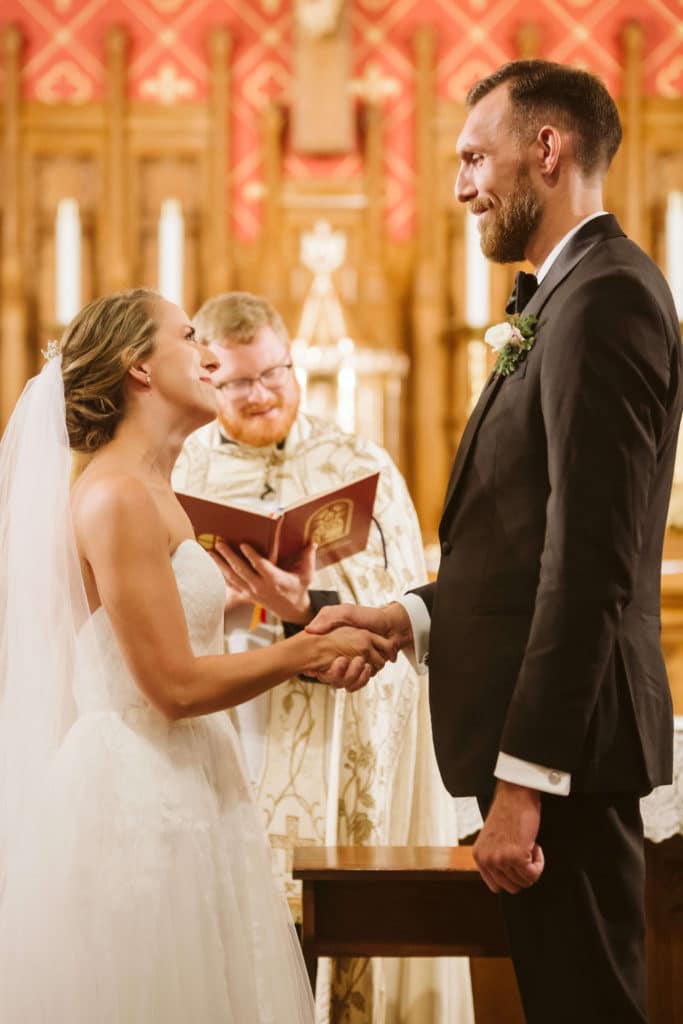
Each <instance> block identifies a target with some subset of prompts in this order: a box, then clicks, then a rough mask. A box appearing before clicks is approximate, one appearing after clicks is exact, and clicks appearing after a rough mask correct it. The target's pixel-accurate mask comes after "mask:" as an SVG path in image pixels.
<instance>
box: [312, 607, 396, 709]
mask: <svg viewBox="0 0 683 1024" xmlns="http://www.w3.org/2000/svg"><path fill="white" fill-rule="evenodd" d="M300 635H301V634H300ZM304 636H305V638H306V642H307V643H308V644H309V646H310V649H311V654H312V659H311V660H310V662H309V663H308V664H307V667H306V669H305V672H306V674H310V675H312V676H315V677H316V678H317V679H319V680H320V681H321V682H323V683H328V684H329V685H330V686H333V687H334V688H335V689H345V690H350V691H354V690H360V689H361V688H362V687H363V686H365V685H366V683H367V682H368V681H369V680H370V679H371V677H372V676H374V675H375V673H376V672H379V670H380V669H382V668H384V665H385V664H386V662H387V661H396V658H397V656H398V652H399V651H400V650H402V649H403V648H404V647H410V646H411V645H412V642H413V633H412V628H411V625H410V619H409V617H408V613H407V612H406V610H405V608H404V607H403V605H401V604H399V603H398V602H396V601H392V602H391V603H390V604H386V605H383V606H382V607H381V608H366V607H363V606H361V605H355V604H339V605H330V606H328V607H326V608H323V609H322V610H321V611H320V612H318V614H317V615H316V617H315V618H314V619H313V620H312V621H311V622H310V623H309V624H308V625H307V626H306V631H305V634H304Z"/></svg>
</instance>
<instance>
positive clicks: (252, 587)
mask: <svg viewBox="0 0 683 1024" xmlns="http://www.w3.org/2000/svg"><path fill="white" fill-rule="evenodd" d="M315 551H316V548H315V545H314V544H309V545H308V546H307V547H306V548H304V550H303V552H302V553H301V556H300V557H299V559H298V560H297V561H296V562H294V563H292V565H291V567H289V568H288V569H287V570H285V569H281V568H279V567H278V566H277V565H274V564H273V563H272V562H269V561H268V559H267V558H263V557H262V556H261V555H259V554H258V552H257V551H255V550H254V549H253V548H252V547H250V545H249V544H241V545H240V548H239V551H238V550H237V549H236V548H233V547H230V546H229V545H228V544H223V543H222V542H220V541H219V542H218V543H217V544H216V548H215V552H212V554H213V555H214V561H215V562H216V564H217V565H218V567H219V569H220V570H221V572H222V573H223V578H224V580H225V582H226V583H227V585H228V603H227V604H226V610H229V609H230V608H231V607H235V606H236V605H238V604H244V603H250V604H260V605H262V606H263V607H264V608H267V609H268V611H269V612H272V613H273V615H277V617H278V618H279V619H282V620H283V621H284V622H295V623H298V624H300V625H303V624H304V623H305V622H308V620H309V619H310V617H311V600H310V597H309V596H308V588H309V586H310V584H311V580H312V579H313V573H314V572H315Z"/></svg>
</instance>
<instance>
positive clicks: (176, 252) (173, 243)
mask: <svg viewBox="0 0 683 1024" xmlns="http://www.w3.org/2000/svg"><path fill="white" fill-rule="evenodd" d="M184 234H185V231H184V223H183V210H182V206H181V205H180V200H179V199H164V201H163V202H162V204H161V216H160V217H159V291H160V292H161V294H162V295H163V296H164V298H165V299H168V300H169V302H175V303H176V305H178V306H182V305H183V245H184Z"/></svg>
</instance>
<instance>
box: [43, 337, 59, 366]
mask: <svg viewBox="0 0 683 1024" xmlns="http://www.w3.org/2000/svg"><path fill="white" fill-rule="evenodd" d="M40 351H41V353H42V356H43V359H45V360H46V361H47V360H48V359H54V358H55V357H56V356H61V354H62V352H61V349H60V347H59V342H58V341H55V340H54V338H51V339H50V341H48V343H47V348H46V349H41V350H40Z"/></svg>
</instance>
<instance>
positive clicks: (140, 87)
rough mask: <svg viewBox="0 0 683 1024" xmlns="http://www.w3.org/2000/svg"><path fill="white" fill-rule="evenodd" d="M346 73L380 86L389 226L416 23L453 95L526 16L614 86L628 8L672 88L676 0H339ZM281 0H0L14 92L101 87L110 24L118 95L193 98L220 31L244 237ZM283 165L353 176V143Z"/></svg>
mask: <svg viewBox="0 0 683 1024" xmlns="http://www.w3.org/2000/svg"><path fill="white" fill-rule="evenodd" d="M347 4H348V7H349V11H350V18H351V28H352V40H353V75H354V79H355V85H356V87H358V85H359V84H361V85H362V83H363V82H365V83H367V82H371V83H373V84H374V87H375V88H379V89H380V90H381V94H382V96H383V97H384V99H383V102H384V108H385V113H386V124H385V140H386V154H385V160H386V175H387V195H386V208H385V219H386V226H387V230H388V232H389V234H390V236H391V237H392V238H394V239H396V240H397V241H401V240H406V239H409V238H410V237H411V235H412V232H413V227H414V177H415V169H414V81H413V78H414V60H413V50H412V39H413V35H414V32H415V29H416V28H417V27H418V26H419V25H424V24H430V25H433V26H434V27H435V29H436V30H437V32H436V38H437V85H438V90H439V94H440V95H441V96H443V97H446V98H454V99H458V98H461V97H462V96H463V95H464V93H465V92H466V90H467V88H468V86H469V85H470V84H471V82H472V81H473V80H474V79H476V78H478V77H480V76H481V75H482V74H485V73H487V72H488V71H490V70H491V69H493V68H494V67H496V66H497V65H498V64H501V63H503V62H504V61H505V60H509V59H512V58H514V57H515V56H517V54H518V50H517V36H518V32H519V30H520V29H521V28H522V27H523V26H524V25H525V24H527V23H530V22H533V23H534V24H535V25H536V26H537V28H538V31H539V54H540V55H541V56H543V57H546V58H548V59H550V60H558V61H563V62H567V63H572V64H575V65H578V66H581V67H586V68H588V69H590V70H592V71H594V72H596V73H597V74H599V75H601V76H602V77H603V78H604V80H605V82H606V83H607V85H608V87H609V88H610V89H611V91H612V92H613V93H614V94H615V95H616V96H618V95H619V94H620V92H621V85H622V82H621V79H622V71H621V66H620V53H621V43H620V37H621V33H622V31H623V29H624V26H625V25H626V24H627V23H628V22H629V20H638V21H639V22H640V23H641V25H642V26H643V30H644V44H645V45H644V74H645V91H646V93H647V94H649V95H661V96H678V95H681V92H682V91H683V0H347ZM294 7H295V0H115V2H113V0H42V2H41V0H0V26H2V25H3V24H6V23H8V22H13V23H15V24H18V25H19V26H20V27H21V29H22V31H23V34H24V38H25V46H24V54H23V92H24V95H25V96H26V97H28V98H31V99H38V100H41V101H43V102H45V103H55V102H64V101H66V102H69V103H83V102H87V101H88V100H94V99H99V98H101V97H102V94H103V88H104V32H105V30H106V28H107V27H108V26H109V25H112V24H119V25H123V26H124V27H125V28H126V30H127V32H128V36H129V40H130V63H129V95H130V96H131V97H132V98H136V99H140V100H147V101H150V102H155V103H160V104H173V103H184V102H188V101H196V100H201V99H204V98H205V97H206V95H207V90H208V64H207V31H208V29H209V28H211V27H212V26H216V25H224V26H226V27H227V28H228V29H229V30H230V32H231V35H232V39H233V55H232V70H231V74H232V86H231V88H232V99H233V102H232V111H231V125H230V145H231V160H232V167H231V182H232V184H231V188H232V195H231V204H232V210H233V230H234V232H235V234H236V236H237V237H238V238H239V239H243V240H245V241H249V240H253V239H255V238H256V237H258V233H259V229H260V222H261V206H260V194H261V189H260V182H261V171H262V169H261V157H260V137H259V118H258V114H259V111H260V110H261V108H262V107H263V104H264V102H265V101H266V99H267V98H268V97H273V98H276V99H278V100H281V101H282V102H284V103H286V102H287V99H288V94H289V91H290V89H291V85H292V76H293V57H294V53H293V38H294ZM285 172H286V174H287V175H289V176H291V177H307V176H321V175H324V176H338V175H342V176H345V177H348V176H353V175H354V174H359V173H360V172H361V161H360V157H359V155H358V154H350V155H348V156H345V157H343V158H328V159H308V158H306V159H304V158H302V157H301V156H298V155H296V154H293V153H290V154H288V156H287V159H286V167H285Z"/></svg>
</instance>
